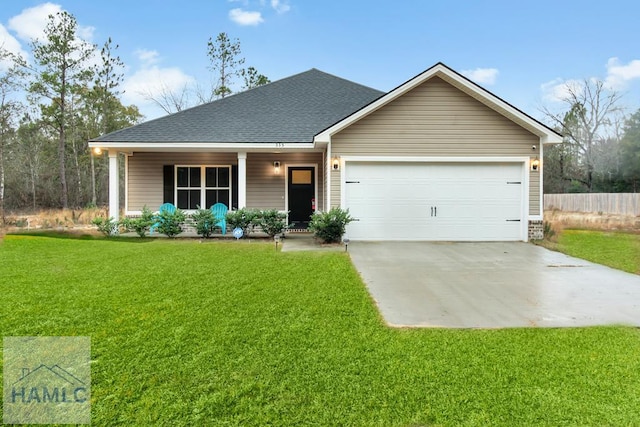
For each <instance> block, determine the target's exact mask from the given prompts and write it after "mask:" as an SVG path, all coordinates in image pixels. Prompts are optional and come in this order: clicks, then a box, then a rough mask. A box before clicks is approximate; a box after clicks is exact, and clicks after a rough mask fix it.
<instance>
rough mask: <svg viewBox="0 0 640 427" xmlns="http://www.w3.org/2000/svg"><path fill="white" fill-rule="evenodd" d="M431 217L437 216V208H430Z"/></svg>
mask: <svg viewBox="0 0 640 427" xmlns="http://www.w3.org/2000/svg"><path fill="white" fill-rule="evenodd" d="M431 216H438V207H437V206H431Z"/></svg>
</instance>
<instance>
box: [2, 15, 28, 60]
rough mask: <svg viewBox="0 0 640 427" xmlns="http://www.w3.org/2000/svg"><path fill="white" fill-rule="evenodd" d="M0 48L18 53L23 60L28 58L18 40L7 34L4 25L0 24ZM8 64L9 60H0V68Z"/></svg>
mask: <svg viewBox="0 0 640 427" xmlns="http://www.w3.org/2000/svg"><path fill="white" fill-rule="evenodd" d="M0 48H2V49H4V50H6V51H7V52H9V53H13V54H14V55H19V56H21V57H22V58H24V59H25V60H26V59H27V58H28V56H29V54H28V53H27V52H26V51H25V50H24V49H22V46H21V45H20V42H19V41H18V40H17V39H16V38H15V37H13V36H12V35H11V34H9V31H7V29H6V28H5V27H4V25H2V24H0ZM9 66H10V62H9V61H0V70H6V69H8V68H9Z"/></svg>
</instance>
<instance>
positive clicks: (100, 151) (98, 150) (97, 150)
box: [93, 147, 102, 156]
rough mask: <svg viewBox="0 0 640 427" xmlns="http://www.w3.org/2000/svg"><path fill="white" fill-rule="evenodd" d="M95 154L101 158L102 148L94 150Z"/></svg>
mask: <svg viewBox="0 0 640 427" xmlns="http://www.w3.org/2000/svg"><path fill="white" fill-rule="evenodd" d="M93 154H95V155H96V156H99V155H101V154H102V148H100V147H96V148H94V149H93Z"/></svg>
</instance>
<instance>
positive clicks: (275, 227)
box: [255, 209, 287, 237]
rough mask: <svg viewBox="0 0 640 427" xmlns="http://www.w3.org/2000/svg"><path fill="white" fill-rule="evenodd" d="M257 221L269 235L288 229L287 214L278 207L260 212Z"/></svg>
mask: <svg viewBox="0 0 640 427" xmlns="http://www.w3.org/2000/svg"><path fill="white" fill-rule="evenodd" d="M255 223H256V224H257V225H259V226H260V228H261V229H262V231H264V232H265V233H267V235H269V237H273V236H275V235H277V234H280V233H282V232H284V231H285V230H286V229H287V214H286V213H284V212H278V211H277V210H276V209H268V210H264V211H262V212H260V214H259V218H256V220H255Z"/></svg>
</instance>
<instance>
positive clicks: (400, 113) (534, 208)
mask: <svg viewBox="0 0 640 427" xmlns="http://www.w3.org/2000/svg"><path fill="white" fill-rule="evenodd" d="M539 142H540V139H539V137H538V136H536V135H534V134H532V133H531V132H529V131H528V130H526V129H524V128H523V127H521V126H519V125H517V124H515V123H514V122H512V121H511V120H509V119H507V118H506V117H504V116H502V115H500V114H498V113H496V112H495V111H493V110H492V109H490V108H489V107H487V106H486V105H484V104H482V103H481V102H480V101H478V100H476V99H474V98H472V97H471V96H469V95H468V94H466V93H464V92H462V91H461V90H459V89H457V88H455V87H454V86H452V85H451V84H449V83H447V82H445V81H444V80H442V79H440V78H439V77H433V78H431V79H429V80H427V81H426V82H424V83H423V84H421V85H420V86H418V87H416V88H414V89H413V90H411V91H410V92H408V93H406V94H404V95H403V96H401V97H399V98H397V99H395V100H393V101H391V102H389V103H388V104H386V105H385V106H383V107H381V108H380V109H379V110H377V111H374V112H373V113H371V114H369V115H368V116H366V117H364V118H363V119H361V120H359V121H358V122H356V123H354V124H352V125H351V126H349V127H348V128H346V129H344V130H342V131H340V132H338V133H337V134H335V135H333V136H332V138H331V155H332V156H423V157H455V156H460V157H483V156H484V157H489V156H491V157H516V156H517V157H522V156H525V157H526V156H531V155H532V150H531V146H532V145H536V146H537V145H539ZM340 173H341V171H340V172H333V171H332V172H331V174H332V175H331V206H339V204H340ZM529 182H530V186H529V191H530V200H529V203H530V205H529V206H530V209H529V213H530V214H533V215H537V214H540V209H539V206H540V205H539V203H540V202H539V201H540V185H539V177H538V174H535V175H532V176H530V181H529Z"/></svg>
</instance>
